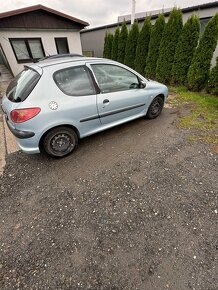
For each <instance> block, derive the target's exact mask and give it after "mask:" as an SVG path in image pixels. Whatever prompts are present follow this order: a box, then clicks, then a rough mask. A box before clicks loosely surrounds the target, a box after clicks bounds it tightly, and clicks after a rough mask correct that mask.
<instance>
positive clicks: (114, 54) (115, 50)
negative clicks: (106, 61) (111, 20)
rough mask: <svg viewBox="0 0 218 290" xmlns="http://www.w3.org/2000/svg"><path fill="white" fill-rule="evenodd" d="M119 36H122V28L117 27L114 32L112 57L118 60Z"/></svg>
mask: <svg viewBox="0 0 218 290" xmlns="http://www.w3.org/2000/svg"><path fill="white" fill-rule="evenodd" d="M119 36H120V28H119V27H117V29H116V30H115V34H114V39H113V45H112V52H111V58H112V59H113V60H117V54H118V42H119Z"/></svg>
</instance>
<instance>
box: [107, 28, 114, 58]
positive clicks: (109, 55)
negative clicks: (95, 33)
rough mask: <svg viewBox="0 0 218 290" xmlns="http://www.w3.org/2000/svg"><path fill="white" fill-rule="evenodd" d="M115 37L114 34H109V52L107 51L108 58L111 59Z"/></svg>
mask: <svg viewBox="0 0 218 290" xmlns="http://www.w3.org/2000/svg"><path fill="white" fill-rule="evenodd" d="M113 39H114V36H113V34H111V33H109V35H108V53H107V58H110V59H111V53H112V46H113Z"/></svg>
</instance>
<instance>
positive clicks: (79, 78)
mask: <svg viewBox="0 0 218 290" xmlns="http://www.w3.org/2000/svg"><path fill="white" fill-rule="evenodd" d="M54 81H55V83H56V84H57V86H58V87H59V89H60V90H61V91H62V92H64V93H65V94H66V95H70V96H86V95H95V94H96V92H95V88H94V86H93V83H92V80H91V77H90V75H89V73H88V71H87V68H86V67H84V66H79V67H71V68H66V69H63V70H60V71H57V72H56V73H54Z"/></svg>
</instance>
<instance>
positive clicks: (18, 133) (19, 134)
mask: <svg viewBox="0 0 218 290" xmlns="http://www.w3.org/2000/svg"><path fill="white" fill-rule="evenodd" d="M6 123H7V125H8V128H9V129H10V131H11V133H12V134H13V135H14V136H15V137H17V138H19V139H28V138H31V137H33V136H35V133H34V132H30V131H22V130H17V129H15V128H13V127H12V126H11V125H10V123H9V122H8V120H7V119H6Z"/></svg>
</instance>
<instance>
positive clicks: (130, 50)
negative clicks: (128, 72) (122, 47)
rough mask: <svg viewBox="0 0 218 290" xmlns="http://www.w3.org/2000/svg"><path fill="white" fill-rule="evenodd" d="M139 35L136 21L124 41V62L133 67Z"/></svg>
mask: <svg viewBox="0 0 218 290" xmlns="http://www.w3.org/2000/svg"><path fill="white" fill-rule="evenodd" d="M138 36H139V26H138V23H137V22H134V23H133V25H132V27H131V29H130V31H129V35H128V38H127V42H126V52H125V59H124V63H125V64H126V65H128V66H129V67H131V68H132V69H134V68H135V57H136V47H137V41H138Z"/></svg>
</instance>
